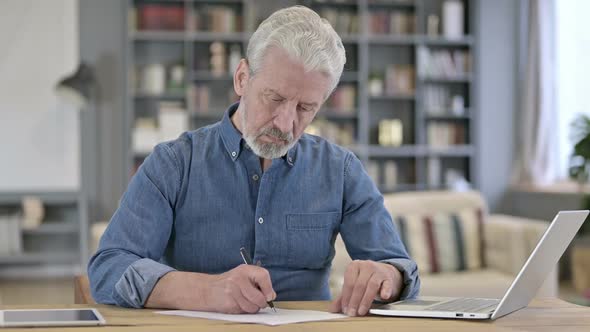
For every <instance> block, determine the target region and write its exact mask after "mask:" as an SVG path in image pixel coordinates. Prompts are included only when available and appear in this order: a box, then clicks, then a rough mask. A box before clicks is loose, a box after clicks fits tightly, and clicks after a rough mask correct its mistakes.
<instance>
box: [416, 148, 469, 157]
mask: <svg viewBox="0 0 590 332" xmlns="http://www.w3.org/2000/svg"><path fill="white" fill-rule="evenodd" d="M474 151H475V149H474V148H473V146H472V145H450V146H441V147H428V148H427V151H426V154H427V155H429V156H439V157H471V156H472V155H473V154H474Z"/></svg>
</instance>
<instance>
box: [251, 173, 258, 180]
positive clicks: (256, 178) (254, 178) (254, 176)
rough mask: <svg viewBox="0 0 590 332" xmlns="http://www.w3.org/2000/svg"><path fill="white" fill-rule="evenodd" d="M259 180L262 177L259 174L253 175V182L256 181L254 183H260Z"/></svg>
mask: <svg viewBox="0 0 590 332" xmlns="http://www.w3.org/2000/svg"><path fill="white" fill-rule="evenodd" d="M259 178H260V177H259V176H258V174H254V175H252V180H254V181H258V179H259Z"/></svg>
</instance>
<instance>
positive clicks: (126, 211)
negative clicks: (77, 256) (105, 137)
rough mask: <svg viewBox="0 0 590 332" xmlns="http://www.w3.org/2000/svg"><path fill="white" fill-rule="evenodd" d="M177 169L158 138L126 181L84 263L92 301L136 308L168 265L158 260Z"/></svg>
mask: <svg viewBox="0 0 590 332" xmlns="http://www.w3.org/2000/svg"><path fill="white" fill-rule="evenodd" d="M168 144H170V143H168ZM180 174H181V169H180V163H179V162H178V159H177V158H176V153H175V152H174V150H173V149H172V148H171V147H170V146H169V145H167V143H164V144H160V145H158V146H157V147H156V148H155V149H154V152H153V153H152V154H151V155H150V156H149V157H148V158H147V159H146V160H145V161H144V163H143V164H142V166H141V167H140V168H139V170H138V172H137V173H136V175H135V176H134V177H133V179H132V180H131V182H130V184H129V186H128V188H127V191H126V192H125V194H124V195H123V198H122V200H121V204H120V206H119V208H118V209H117V211H116V212H115V214H114V215H113V217H112V219H111V221H110V223H109V226H108V227H107V229H106V231H105V233H104V234H103V236H102V238H101V240H100V244H99V248H98V250H97V252H96V253H95V254H94V255H93V257H92V258H91V259H90V262H89V264H88V276H89V279H90V287H91V292H92V296H93V298H94V300H95V301H97V302H98V303H104V304H116V305H119V306H122V307H132V308H141V307H143V306H144V304H145V302H146V300H147V298H148V297H149V295H150V293H151V291H152V289H153V288H154V286H155V285H156V283H157V282H158V280H159V279H160V278H161V277H162V276H164V275H165V274H166V273H168V272H170V271H173V270H174V269H173V268H171V267H169V266H166V265H164V264H162V263H160V260H161V259H162V257H163V255H164V252H165V250H166V247H167V245H168V241H169V239H170V235H171V232H172V225H173V218H174V206H175V202H176V199H177V195H178V191H179V188H180V182H181V181H180V179H181V177H180V176H181V175H180Z"/></svg>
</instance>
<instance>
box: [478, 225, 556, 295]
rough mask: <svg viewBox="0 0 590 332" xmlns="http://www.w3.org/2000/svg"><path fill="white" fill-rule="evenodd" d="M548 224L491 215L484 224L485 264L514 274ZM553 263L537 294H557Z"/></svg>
mask: <svg viewBox="0 0 590 332" xmlns="http://www.w3.org/2000/svg"><path fill="white" fill-rule="evenodd" d="M547 227H549V223H548V222H546V221H543V220H536V219H528V218H521V217H514V216H508V215H501V214H495V215H490V216H489V217H488V220H487V223H486V224H485V226H484V241H485V258H486V264H487V266H488V267H490V268H492V269H494V270H497V271H501V272H503V273H506V274H508V275H512V276H516V275H517V274H518V272H519V271H520V269H521V268H522V266H523V265H524V263H525V262H526V260H527V259H528V257H529V256H530V254H531V253H532V252H533V249H535V246H536V245H537V243H538V242H539V240H540V239H541V237H542V236H543V234H544V233H545V230H546V229H547ZM557 292H558V280H557V265H556V266H555V268H554V269H553V270H552V271H551V273H550V274H549V276H547V279H546V280H545V283H544V284H543V286H541V289H540V290H539V292H538V293H537V296H557Z"/></svg>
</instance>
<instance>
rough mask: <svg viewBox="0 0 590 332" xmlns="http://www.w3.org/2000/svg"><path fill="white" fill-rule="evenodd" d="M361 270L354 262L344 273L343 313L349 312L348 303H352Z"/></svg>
mask: <svg viewBox="0 0 590 332" xmlns="http://www.w3.org/2000/svg"><path fill="white" fill-rule="evenodd" d="M358 273H359V269H358V265H357V264H355V263H354V262H352V263H350V264H349V265H348V267H347V268H346V272H345V273H344V284H343V285H342V295H341V297H342V299H341V302H342V303H341V304H342V313H344V314H346V312H347V311H348V302H349V301H350V296H351V295H352V288H353V287H354V284H355V283H356V278H357V277H358Z"/></svg>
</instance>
